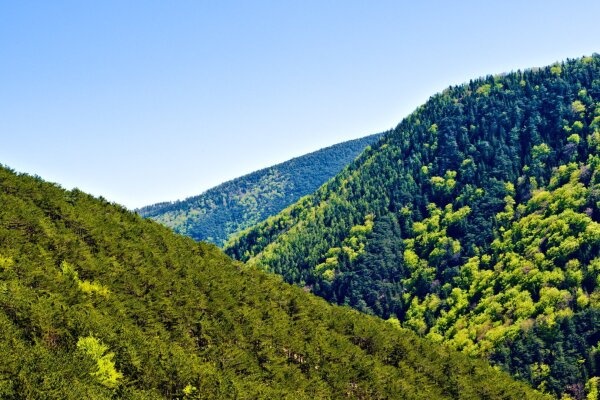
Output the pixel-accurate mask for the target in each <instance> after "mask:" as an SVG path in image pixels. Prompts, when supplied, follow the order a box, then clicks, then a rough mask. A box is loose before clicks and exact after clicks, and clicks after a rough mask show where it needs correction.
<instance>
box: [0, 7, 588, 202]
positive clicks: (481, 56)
mask: <svg viewBox="0 0 600 400" xmlns="http://www.w3.org/2000/svg"><path fill="white" fill-rule="evenodd" d="M598 15H600V2H598V1H597V0H596V1H572V2H565V1H542V0H538V1H536V0H530V1H522V0H521V1H509V0H505V1H461V2H458V1H376V2H374V1H326V0H320V1H310V0H303V1H269V2H267V1H252V2H251V1H239V2H232V1H162V2H159V1H126V0H119V1H108V0H103V1H97V2H82V1H27V2H25V1H14V2H9V1H4V2H0V61H1V62H0V163H2V164H5V165H8V166H10V167H12V168H14V169H16V170H18V171H21V172H28V173H31V174H38V175H40V176H42V177H43V178H45V179H48V180H51V181H54V182H58V183H60V184H61V185H62V186H63V187H66V188H72V187H79V188H80V189H82V190H85V191H87V192H91V193H93V194H95V195H102V196H104V197H106V198H107V199H109V200H111V201H116V202H118V203H121V204H124V205H125V206H127V207H138V206H142V205H146V204H150V203H154V202H157V201H163V200H174V199H177V198H183V197H186V196H190V195H194V194H198V193H200V192H202V191H204V190H206V189H208V188H210V187H212V186H214V185H216V184H218V183H221V182H223V181H225V180H228V179H231V178H234V177H236V176H240V175H243V174H245V173H248V172H251V171H253V170H256V169H259V168H262V167H266V166H269V165H272V164H274V163H277V162H281V161H285V160H287V159H289V158H291V157H294V156H298V155H301V154H304V153H307V152H310V151H313V150H316V149H319V148H321V147H324V146H328V145H331V144H334V143H338V142H341V141H344V140H348V139H352V138H357V137H361V136H365V135H368V134H371V133H376V132H380V131H383V130H386V129H389V128H391V127H393V126H395V125H396V124H397V123H398V122H399V121H400V120H401V119H402V118H403V117H405V116H406V115H407V114H408V113H410V112H411V111H412V110H414V109H415V108H416V107H417V106H418V105H419V104H421V103H423V102H424V101H426V100H427V98H428V97H429V96H431V95H432V94H434V93H436V92H438V91H440V90H443V89H444V88H445V87H446V86H449V85H451V84H459V83H462V82H465V81H468V80H469V79H471V78H476V77H478V76H481V75H486V74H489V73H498V72H504V71H510V70H516V69H523V68H527V67H534V66H542V65H546V64H551V63H553V62H554V61H557V60H562V59H565V58H575V57H579V56H582V55H589V54H591V53H593V52H600V24H598V22H597V18H598Z"/></svg>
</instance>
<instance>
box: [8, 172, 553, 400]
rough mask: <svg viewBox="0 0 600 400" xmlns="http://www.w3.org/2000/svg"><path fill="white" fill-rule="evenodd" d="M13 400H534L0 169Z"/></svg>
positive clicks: (215, 255) (276, 281)
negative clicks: (222, 399) (116, 399)
mask: <svg viewBox="0 0 600 400" xmlns="http://www.w3.org/2000/svg"><path fill="white" fill-rule="evenodd" d="M0 354H2V357H0V398H2V399H23V398H26V399H77V400H79V399H103V398H123V399H160V398H168V399H200V398H202V399H208V398H238V399H285V398H287V399H315V398H323V399H329V398H342V397H344V398H345V397H348V398H365V399H366V398H370V399H371V398H372V399H377V398H380V399H383V398H386V399H387V398H403V399H422V398H430V399H434V398H435V399H483V398H486V399H517V398H519V399H534V398H543V396H541V395H540V394H538V393H536V392H534V391H533V390H532V389H530V388H529V387H528V386H527V385H524V384H522V383H517V382H516V381H513V380H512V379H511V378H510V377H509V376H508V375H507V374H505V373H502V372H499V371H496V370H494V369H492V368H491V367H489V366H488V365H486V363H485V362H484V361H482V360H477V359H472V358H470V357H467V356H466V355H463V354H460V353H458V352H456V351H453V350H447V349H446V348H445V347H442V346H441V345H437V344H432V343H430V342H428V341H427V340H424V339H421V338H418V337H417V336H416V335H414V334H413V333H412V332H410V331H407V330H398V328H396V327H394V326H393V324H390V323H388V322H385V321H382V320H380V319H377V318H375V317H371V316H367V315H363V314H360V313H358V312H356V311H354V310H351V309H349V308H340V307H336V306H331V305H329V304H327V303H326V302H325V301H324V300H322V299H319V298H317V297H315V296H312V295H311V294H308V293H305V292H304V291H303V290H302V289H300V288H297V287H294V286H290V285H287V284H285V283H283V282H281V279H280V278H278V277H276V276H272V275H268V274H265V273H264V272H263V271H260V270H257V269H255V268H251V267H244V266H243V265H242V264H241V263H239V262H235V261H233V260H231V259H230V258H228V257H227V256H226V255H224V254H223V253H222V252H221V251H220V250H219V249H218V248H217V247H216V246H214V245H210V244H205V243H196V242H194V241H193V240H192V239H190V238H186V237H183V236H180V235H176V234H174V233H172V232H171V231H170V230H169V229H167V228H166V227H163V226H160V225H159V224H157V223H155V222H153V221H150V220H144V219H142V218H141V217H140V216H138V215H136V214H135V213H132V212H129V211H127V210H125V209H124V208H122V207H120V206H117V205H113V204H110V203H108V202H107V201H106V200H104V199H102V198H100V199H96V198H93V197H92V196H89V195H87V194H84V193H82V192H80V191H78V190H74V191H65V190H63V189H61V188H60V187H58V186H56V185H53V184H49V183H45V182H43V181H42V180H41V179H40V178H37V177H30V176H27V175H17V174H15V173H13V172H12V171H10V170H8V169H6V168H3V167H0Z"/></svg>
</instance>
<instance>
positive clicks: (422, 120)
mask: <svg viewBox="0 0 600 400" xmlns="http://www.w3.org/2000/svg"><path fill="white" fill-rule="evenodd" d="M599 149H600V56H598V55H594V56H592V57H585V58H582V59H578V60H569V61H566V62H564V63H562V64H556V65H553V66H549V67H546V68H541V69H535V70H527V71H517V72H513V73H509V74H504V75H498V76H488V77H486V78H482V79H478V80H475V81H471V82H469V83H467V84H464V85H461V86H456V87H450V88H448V89H447V90H445V91H443V92H442V93H440V94H437V95H435V96H433V97H432V98H431V99H430V100H429V101H428V102H427V103H426V104H425V105H423V106H421V107H419V108H418V109H417V110H416V111H415V112H414V113H413V114H411V115H410V116H409V117H407V118H406V119H405V120H404V121H402V122H401V123H400V124H399V125H398V126H397V127H396V128H395V129H394V130H392V131H390V132H388V133H386V134H385V136H384V138H383V139H382V140H380V141H379V142H377V143H376V144H375V145H373V146H372V148H370V149H368V150H367V151H366V152H364V153H363V154H362V155H361V156H360V157H359V158H358V159H357V160H356V161H355V162H353V163H352V164H351V165H350V166H349V167H348V168H346V169H345V170H344V171H342V172H341V173H340V174H339V175H338V176H336V177H335V178H334V179H332V180H331V181H329V182H328V183H327V184H325V185H324V186H323V187H321V188H320V189H319V190H317V191H316V192H315V193H314V194H313V195H311V196H307V197H305V198H303V199H302V200H301V201H299V202H298V203H296V204H295V205H293V206H290V207H288V208H287V209H285V210H284V211H282V212H281V213H280V214H278V215H277V216H275V217H272V218H269V219H268V220H266V221H265V222H263V223H261V224H258V225H257V226H255V227H252V228H250V229H248V230H246V231H245V232H243V233H242V234H241V235H239V236H238V237H235V238H233V239H231V240H230V241H229V242H228V243H227V244H226V245H225V250H226V252H227V253H228V254H230V255H231V256H233V257H234V258H237V259H239V260H243V261H248V263H250V264H251V265H256V266H259V267H260V268H264V269H266V270H268V271H272V272H275V273H278V274H280V275H282V276H283V278H284V279H285V281H287V282H290V283H296V284H298V285H301V286H304V287H307V288H309V289H311V291H312V292H313V293H315V294H318V295H320V296H322V297H324V298H325V299H327V300H329V301H332V302H336V303H339V304H350V305H352V306H353V307H355V308H357V309H359V310H361V311H364V312H367V313H373V314H376V315H379V316H382V317H385V318H388V317H393V318H398V319H399V320H400V321H401V323H402V325H403V326H404V327H408V328H410V329H412V330H414V331H415V332H417V333H418V334H420V335H427V336H428V337H429V338H430V339H432V340H434V341H440V342H446V343H448V344H450V345H451V346H453V347H455V348H457V349H461V350H463V351H465V352H466V353H468V354H472V355H483V356H491V355H493V354H495V352H496V351H499V350H498V349H500V348H505V349H507V350H506V351H509V352H510V351H512V349H513V348H512V347H511V346H507V345H506V343H507V342H506V341H510V340H514V339H515V338H516V337H518V335H520V334H521V333H523V332H526V331H527V330H528V329H530V328H531V327H532V326H540V327H541V326H546V327H548V328H552V329H554V324H555V323H558V322H557V321H563V320H565V319H567V320H568V319H569V318H572V317H573V314H574V313H578V312H579V311H585V310H590V309H594V308H597V307H598V306H599V305H600V303H599V302H598V300H600V291H599V290H598V282H597V279H598V271H599V268H600V260H598V258H597V257H598V256H599V255H600V242H599V241H600V235H596V232H597V229H598V221H600V208H599V207H600V194H599V193H600V188H599V187H598V183H599V180H600V178H599V177H600V173H599V172H598V171H599V170H600V168H599V167H598V165H599V158H598V150H599ZM366 219H369V221H370V222H369V224H367V223H366V222H365V221H366ZM356 229H358V230H359V231H361V232H362V231H364V232H363V233H362V234H360V235H357V234H356ZM382 232H386V233H385V234H382ZM599 232H600V231H599ZM576 315H578V314H576ZM560 326H563V325H560ZM559 329H563V328H559ZM564 329H566V328H564ZM586 340H587V339H586ZM544 343H545V344H544V345H543V346H545V348H550V347H551V346H552V345H553V344H552V341H547V342H544ZM562 345H564V343H563V344H562ZM503 346H505V347H503ZM556 346H558V347H557V349H559V348H563V349H564V348H566V347H564V346H563V347H560V346H561V345H559V344H557V345H556ZM565 346H566V345H565ZM586 346H587V347H586V350H585V352H580V353H577V354H580V355H581V356H582V357H583V358H582V359H583V362H580V364H581V363H582V365H583V367H581V366H580V367H577V368H566V369H562V370H561V369H559V365H563V364H564V363H563V362H562V361H561V362H558V363H556V362H551V363H550V364H547V363H546V361H547V360H546V361H545V359H542V358H539V357H538V358H532V360H534V359H535V360H536V361H531V363H537V365H536V366H533V365H528V366H527V368H529V370H532V369H535V374H533V375H532V374H531V373H525V372H522V371H521V370H519V368H521V367H519V366H518V364H514V363H513V361H511V360H512V359H513V358H512V355H510V354H509V355H506V356H505V357H503V358H502V357H501V358H495V360H496V361H497V362H498V363H500V364H502V365H503V366H504V367H505V368H506V369H508V370H511V371H512V372H514V373H515V374H517V375H518V376H520V377H522V378H524V379H529V380H530V381H532V382H533V383H535V384H536V386H539V387H540V388H541V389H543V390H547V391H549V392H551V393H553V394H555V395H559V394H561V393H567V394H568V395H570V396H571V397H573V398H581V396H583V395H584V394H582V393H584V392H585V391H586V390H587V392H586V393H588V394H589V393H594V390H596V389H594V388H593V387H595V386H594V385H596V386H597V385H598V378H592V377H593V376H598V375H599V372H600V371H598V370H597V369H596V367H593V365H592V363H591V362H590V361H589V354H591V353H590V352H591V350H590V349H591V346H597V342H596V343H593V342H590V343H588V344H587V345H586ZM515 351H516V350H515ZM556 351H557V352H558V351H559V350H556ZM561 351H562V350H561ZM517 353H518V351H517ZM517 353H516V354H517ZM569 354H570V353H569ZM569 354H566V353H565V355H564V356H561V357H559V358H558V359H559V360H572V359H573V357H574V356H573V357H571V355H569ZM569 357H571V358H569ZM586 357H588V358H586ZM565 362H566V363H568V361H565ZM578 362H579V361H578ZM542 364H543V365H542ZM590 379H591V380H590ZM586 385H587V387H588V388H587V389H585V390H584V392H581V391H580V392H578V391H577V390H578V388H583V387H585V386H586ZM582 390H583V389H582Z"/></svg>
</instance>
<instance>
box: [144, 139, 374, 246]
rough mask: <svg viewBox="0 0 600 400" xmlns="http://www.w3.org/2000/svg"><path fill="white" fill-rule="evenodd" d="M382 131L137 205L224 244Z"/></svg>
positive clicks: (310, 188) (307, 189)
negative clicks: (198, 190)
mask: <svg viewBox="0 0 600 400" xmlns="http://www.w3.org/2000/svg"><path fill="white" fill-rule="evenodd" d="M379 137H381V135H380V134H376V135H371V136H367V137H364V138H361V139H355V140H350V141H347V142H343V143H339V144H336V145H334V146H330V147H326V148H324V149H321V150H318V151H315V152H313V153H309V154H306V155H304V156H301V157H297V158H294V159H291V160H289V161H286V162H284V163H281V164H277V165H274V166H272V167H269V168H265V169H261V170H259V171H256V172H253V173H251V174H248V175H244V176H242V177H240V178H237V179H234V180H232V181H229V182H225V183H223V184H221V185H219V186H217V187H215V188H213V189H210V190H208V191H206V192H204V193H203V194H201V195H199V196H194V197H190V198H187V199H185V200H182V201H176V202H166V203H158V204H154V205H151V206H147V207H142V208H140V209H138V210H136V212H137V213H139V214H140V215H141V216H143V217H147V218H152V219H154V220H156V221H158V222H160V223H161V224H163V225H166V226H168V227H170V228H172V229H173V230H174V231H175V232H177V233H181V234H183V235H186V236H190V237H191V238H192V239H194V240H197V241H199V240H205V241H209V242H212V243H215V244H217V245H219V246H222V245H223V244H224V243H225V242H226V241H227V239H228V238H229V237H231V236H232V235H233V234H235V233H237V232H239V231H242V230H244V229H246V228H248V227H250V226H252V225H255V224H257V223H259V222H262V221H263V220H265V219H266V218H267V217H270V216H272V215H275V214H277V213H278V212H279V211H281V210H283V209H284V208H286V207H287V206H289V205H290V204H293V203H294V202H296V201H297V200H298V199H300V198H301V197H302V196H305V195H307V194H310V193H312V192H314V191H315V190H317V188H318V187H319V186H321V185H322V184H324V183H325V182H327V180H329V179H330V178H332V177H333V176H335V175H336V174H337V173H338V172H340V171H341V170H342V169H343V168H344V167H345V166H346V165H348V164H349V163H350V162H351V161H353V160H354V159H355V158H356V157H357V156H358V155H359V154H360V153H362V152H363V151H364V150H365V148H366V147H367V146H369V145H370V144H372V143H374V142H375V141H376V140H377V139H378V138H379Z"/></svg>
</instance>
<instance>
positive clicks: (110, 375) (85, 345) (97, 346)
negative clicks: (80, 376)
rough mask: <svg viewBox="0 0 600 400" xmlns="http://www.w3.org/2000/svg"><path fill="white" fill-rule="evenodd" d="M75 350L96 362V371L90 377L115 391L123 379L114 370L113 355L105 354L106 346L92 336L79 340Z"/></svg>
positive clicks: (120, 374) (121, 375)
mask: <svg viewBox="0 0 600 400" xmlns="http://www.w3.org/2000/svg"><path fill="white" fill-rule="evenodd" d="M77 348H78V349H80V350H81V351H83V352H84V353H85V354H87V355H88V356H90V357H91V358H92V359H93V360H94V361H96V365H97V368H96V371H94V372H92V373H91V375H92V376H94V377H96V379H98V381H99V382H100V383H101V384H102V385H104V386H106V387H107V388H111V389H115V388H116V387H117V386H119V383H120V381H121V380H122V379H123V374H122V373H120V372H119V371H117V370H116V368H115V363H114V361H113V358H114V357H115V353H106V351H107V350H108V346H105V345H103V344H102V343H101V342H100V341H98V339H96V338H95V337H93V336H88V337H85V338H79V340H78V341H77Z"/></svg>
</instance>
